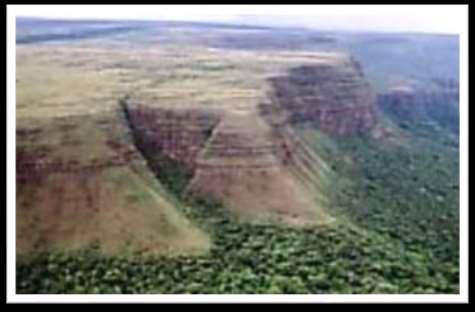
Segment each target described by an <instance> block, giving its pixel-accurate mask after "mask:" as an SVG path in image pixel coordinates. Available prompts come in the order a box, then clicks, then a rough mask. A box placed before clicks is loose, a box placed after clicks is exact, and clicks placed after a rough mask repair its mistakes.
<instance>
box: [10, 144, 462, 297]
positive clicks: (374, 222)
mask: <svg viewBox="0 0 475 312" xmlns="http://www.w3.org/2000/svg"><path fill="white" fill-rule="evenodd" d="M413 140H414V143H413V144H411V146H410V147H403V146H399V145H398V146H397V145H394V146H391V145H381V144H380V142H379V143H377V142H372V141H371V139H355V138H353V139H340V140H336V141H331V140H329V139H326V140H325V139H322V140H321V142H323V143H322V144H323V146H320V147H321V148H322V155H327V156H329V155H339V157H335V156H334V157H333V158H328V161H330V160H332V168H334V170H337V172H338V173H339V176H341V177H347V179H340V180H338V181H335V188H336V189H335V190H336V191H335V198H334V201H335V209H336V210H337V211H338V214H340V218H339V219H340V221H337V222H336V223H334V224H332V225H330V226H327V227H318V228H300V229H298V228H290V227H289V228H283V227H281V226H275V225H264V224H261V225H258V224H247V223H240V222H237V221H236V220H235V219H234V218H233V217H232V216H230V215H229V214H228V212H227V210H225V209H222V208H221V207H220V205H218V204H215V203H207V202H190V203H188V205H187V206H186V207H183V211H184V212H185V213H186V214H187V215H188V216H189V217H190V218H192V219H193V220H195V221H196V222H197V223H198V224H199V225H200V226H201V227H202V228H205V229H207V230H208V231H209V233H210V235H211V237H212V239H213V243H214V244H213V247H212V248H211V250H210V252H209V254H207V255H201V256H179V257H174V258H170V257H165V256H152V255H147V254H136V255H135V256H129V257H125V256H124V257H118V256H115V257H106V256H104V255H101V254H100V253H99V251H97V250H89V251H84V252H82V253H76V254H43V255H38V256H35V257H33V258H29V259H22V261H20V262H19V263H18V268H17V274H18V291H19V292H20V293H314V294H318V293H457V292H458V274H459V273H458V243H457V242H458V214H457V208H458V198H457V196H458V191H457V188H456V185H457V175H454V172H457V167H458V162H457V157H454V156H455V154H456V152H455V151H452V150H450V149H449V148H447V147H445V146H443V145H441V144H437V142H432V143H431V142H429V141H427V140H426V139H424V138H421V137H417V136H414V137H413ZM335 142H336V143H335ZM330 143H332V144H330ZM417 146H418V148H416V147H417ZM331 149H333V150H331ZM336 152H339V153H336ZM349 159H351V160H349ZM170 189H171V190H172V189H174V188H170ZM363 229H365V230H363Z"/></svg>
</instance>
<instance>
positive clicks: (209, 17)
mask: <svg viewBox="0 0 475 312" xmlns="http://www.w3.org/2000/svg"><path fill="white" fill-rule="evenodd" d="M8 11H9V12H12V13H13V14H15V15H16V16H34V17H49V18H71V19H79V18H93V19H97V18H99V19H147V20H184V21H212V22H230V23H246V24H259V25H270V26H303V27H309V28H317V29H322V30H353V31H410V32H435V33H460V32H461V31H463V30H464V29H466V28H467V26H468V24H467V21H468V20H467V18H468V16H467V6H462V5H414V6H412V5H379V6H377V5H316V6H310V5H280V6H279V5H273V6H263V5H247V6H246V5H188V6H185V5H159V6H151V5H135V6H127V5H116V6H106V5H97V6H96V5H94V6H90V5H79V6H78V5H54V6H46V5H29V6H28V5H21V6H15V5H9V6H8Z"/></svg>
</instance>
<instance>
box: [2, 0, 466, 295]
mask: <svg viewBox="0 0 475 312" xmlns="http://www.w3.org/2000/svg"><path fill="white" fill-rule="evenodd" d="M448 6H451V7H454V5H448ZM455 6H457V7H463V8H464V9H465V10H463V9H462V10H463V11H465V15H461V16H460V19H462V21H460V20H459V23H460V25H461V27H460V32H459V40H460V60H459V72H460V116H461V117H462V118H461V119H460V293H459V294H458V295H457V294H455V295H17V294H16V291H15V289H16V273H15V272H16V265H15V263H16V262H15V261H16V256H15V249H14V248H13V247H12V246H15V239H16V238H15V232H16V221H15V215H16V214H15V207H16V195H15V194H16V182H15V181H16V172H15V165H16V159H15V158H16V144H15V142H16V114H15V110H16V103H15V97H16V82H15V81H16V79H15V77H16V43H15V41H16V29H15V26H16V22H15V20H16V16H17V15H19V14H18V13H19V12H21V7H25V5H7V60H8V63H7V77H8V79H7V120H8V123H7V126H8V127H7V157H8V163H7V192H8V194H7V199H8V201H7V247H9V248H7V302H9V303H19V302H37V303H39V302H42V303H46V302H58V303H59V302H82V303H90V302H130V303H139V302H140V303H142V302H174V303H189V302H202V303H204V302H216V303H218V302H256V303H257V302H289V303H300V302H302V303H304V302H307V303H308V302H318V303H330V302H331V303H341V302H344V303H348V302H375V303H376V302H408V303H423V302H431V303H432V302H434V303H466V302H468V5H455ZM164 7H172V6H164ZM179 7H180V8H183V6H181V5H180V6H179ZM190 7H192V9H198V10H200V9H203V6H201V7H199V6H198V7H197V6H190ZM236 7H241V9H242V7H247V6H232V5H226V6H219V5H213V6H205V9H206V11H208V12H209V11H210V9H212V10H211V11H213V12H217V11H221V12H228V13H230V14H232V13H233V11H234V10H235V8H236ZM250 7H251V8H247V10H248V11H249V10H254V8H259V7H262V6H253V5H251V6H250ZM296 7H298V9H297V11H299V10H300V12H306V14H308V12H311V9H312V8H314V6H308V5H305V6H299V5H297V6H289V5H286V6H285V8H284V9H283V8H282V6H278V5H268V6H265V12H267V14H269V13H270V14H272V12H274V11H277V12H282V11H287V12H289V9H290V12H295V11H296V10H295V9H296ZM317 7H318V8H321V7H326V9H328V8H329V7H333V9H334V10H335V11H338V10H340V11H341V10H343V11H345V12H348V11H349V10H350V11H352V10H353V9H354V7H355V6H352V5H324V6H317ZM350 7H351V8H350ZM357 7H359V9H361V7H365V10H369V9H371V10H370V11H371V12H373V13H374V11H377V9H378V8H377V7H380V6H378V5H370V6H366V5H365V6H361V5H358V6H357ZM383 7H384V8H385V10H388V9H389V10H392V9H394V8H395V7H398V8H397V9H402V7H406V9H412V8H413V7H414V6H409V7H408V6H406V5H384V6H383ZM388 7H389V8H388ZM424 7H428V6H424ZM261 9H262V8H261ZM282 9H283V10H282ZM261 11H262V10H261ZM259 13H260V12H259ZM291 14H294V13H291Z"/></svg>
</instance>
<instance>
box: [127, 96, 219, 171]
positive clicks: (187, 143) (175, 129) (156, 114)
mask: <svg viewBox="0 0 475 312" xmlns="http://www.w3.org/2000/svg"><path fill="white" fill-rule="evenodd" d="M125 109H126V116H127V118H128V120H129V123H130V126H131V127H132V128H133V129H132V130H133V133H134V138H135V141H136V142H135V143H136V145H137V147H138V148H139V149H140V150H141V151H142V153H143V154H144V155H145V157H146V158H147V159H149V160H150V159H151V160H152V163H153V159H154V158H156V156H157V155H161V156H165V157H167V158H169V159H171V160H173V161H175V162H177V163H178V164H179V165H180V166H183V167H184V169H186V170H187V171H189V172H192V171H193V170H194V168H195V160H196V157H197V155H198V152H199V151H200V150H201V149H202V147H203V145H204V143H205V142H206V141H207V140H208V138H209V136H210V135H211V132H212V130H213V128H214V127H215V126H216V124H217V122H218V120H219V117H218V116H217V115H216V114H213V113H211V112H207V111H202V110H192V109H189V110H167V109H151V108H148V107H146V106H142V105H140V104H138V105H137V104H132V105H130V104H127V105H126V106H125ZM156 169H158V170H160V168H156Z"/></svg>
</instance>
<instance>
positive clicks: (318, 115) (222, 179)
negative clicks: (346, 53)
mask: <svg viewBox="0 0 475 312" xmlns="http://www.w3.org/2000/svg"><path fill="white" fill-rule="evenodd" d="M268 82H269V86H270V88H271V92H270V93H269V96H268V97H267V99H266V103H265V104H259V105H258V104H257V103H253V104H249V105H244V106H240V107H239V109H233V107H227V106H226V103H223V105H222V108H221V109H220V110H219V111H217V110H210V109H208V110H207V109H206V108H201V107H200V109H196V108H177V109H174V108H167V109H165V108H162V107H160V103H156V104H153V105H147V103H138V102H137V101H134V100H133V99H132V100H130V99H129V100H127V101H126V102H127V103H125V104H124V108H125V112H126V116H127V119H128V121H129V123H130V127H131V129H132V131H133V133H134V138H135V142H136V144H137V147H138V148H139V149H140V150H141V151H142V153H143V154H144V156H145V157H146V158H147V159H148V160H149V163H150V166H151V168H152V170H153V171H154V172H155V174H156V175H157V176H158V178H159V179H165V180H167V179H169V178H167V177H166V176H163V173H164V172H167V171H168V172H169V173H170V174H181V175H182V177H183V178H184V181H182V185H181V187H180V188H179V189H178V191H179V193H180V195H186V196H190V197H193V198H202V199H206V200H215V201H219V202H221V203H223V204H224V206H226V207H227V208H229V209H231V210H232V211H233V212H234V213H235V214H236V215H238V216H240V217H242V218H244V219H246V220H252V221H258V220H274V221H275V220H277V221H278V222H284V223H288V224H315V223H325V222H328V221H329V220H331V217H329V215H328V213H327V211H326V209H325V208H326V207H325V206H326V205H327V202H326V200H325V198H326V195H325V193H326V191H325V187H326V185H328V177H329V175H330V174H331V172H330V171H331V170H330V169H329V168H328V166H327V165H326V164H325V161H323V159H321V158H320V157H319V155H318V153H317V152H316V151H314V150H313V149H312V147H311V146H310V144H309V143H308V142H305V140H303V139H302V138H301V137H299V135H298V134H297V132H296V131H294V128H295V127H300V126H310V127H313V128H315V129H320V130H321V131H323V132H326V133H328V134H330V135H340V136H343V135H357V134H362V133H366V132H369V131H370V130H371V129H372V128H373V127H374V126H375V124H376V117H375V96H374V94H373V93H372V91H371V88H370V87H369V85H368V83H367V82H366V81H365V80H364V77H363V76H362V73H361V71H360V70H359V69H358V67H357V66H356V65H355V64H354V63H353V62H352V61H350V60H346V59H344V60H343V61H341V62H339V63H336V64H335V63H329V64H327V63H325V62H322V63H317V64H313V65H305V66H300V67H296V68H292V69H290V70H289V71H288V72H287V74H285V75H282V76H278V77H274V78H270V79H269V81H268ZM214 107H216V106H214ZM173 166H177V167H179V168H181V169H179V170H170V167H173ZM180 170H181V171H182V173H180ZM183 172H184V173H183Z"/></svg>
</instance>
